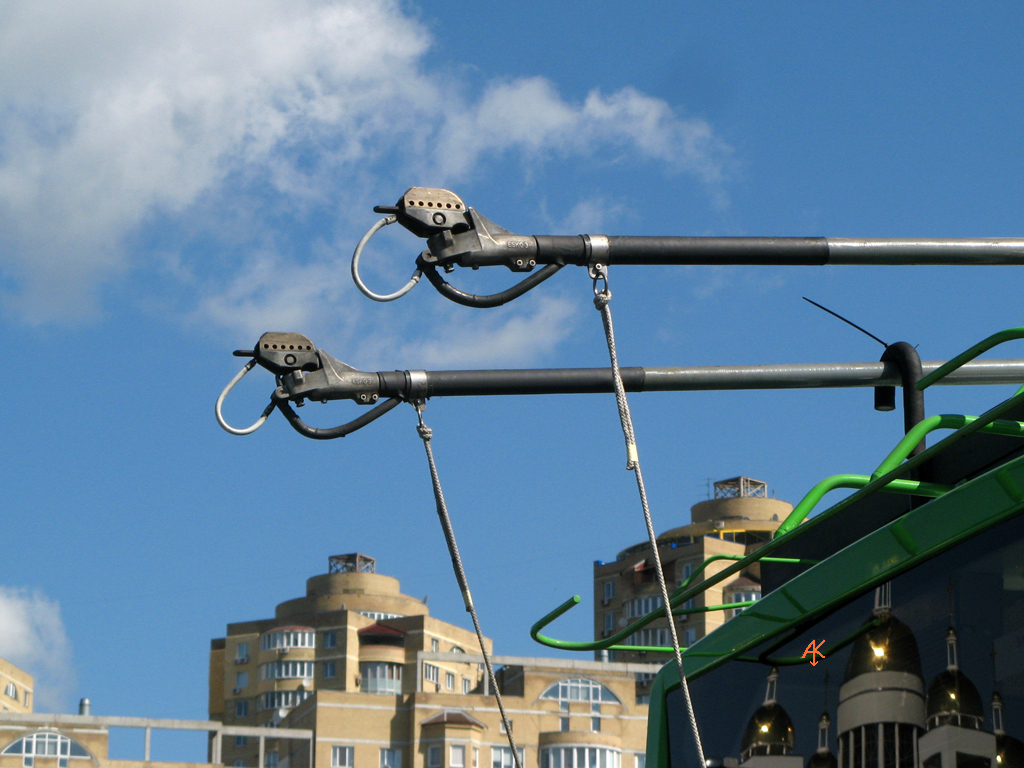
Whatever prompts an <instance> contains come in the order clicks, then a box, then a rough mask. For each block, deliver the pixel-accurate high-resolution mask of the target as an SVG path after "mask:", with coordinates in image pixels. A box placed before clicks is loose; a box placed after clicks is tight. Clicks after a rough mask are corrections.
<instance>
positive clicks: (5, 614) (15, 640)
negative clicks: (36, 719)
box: [0, 587, 75, 712]
mask: <svg viewBox="0 0 1024 768" xmlns="http://www.w3.org/2000/svg"><path fill="white" fill-rule="evenodd" d="M0 656H2V657H3V658H5V659H7V660H8V661H10V662H11V663H13V664H15V665H16V666H18V667H20V668H21V669H24V670H25V671H26V672H28V673H29V674H31V675H33V676H34V677H35V705H34V709H35V710H36V711H49V712H62V711H66V710H67V706H68V704H69V700H70V698H71V696H72V695H73V692H74V687H75V673H74V668H73V666H72V663H71V643H70V641H69V640H68V636H67V633H66V632H65V630H64V622H63V620H62V619H61V615H60V605H59V604H58V603H56V602H55V601H53V600H50V599H49V598H47V597H46V596H45V595H43V594H42V593H41V592H39V591H38V590H28V589H17V588H12V587H0Z"/></svg>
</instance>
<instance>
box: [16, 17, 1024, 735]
mask: <svg viewBox="0 0 1024 768" xmlns="http://www.w3.org/2000/svg"><path fill="white" fill-rule="evenodd" d="M1022 16H1024V10H1022V9H1021V7H1020V6H1019V5H1017V4H1011V3H992V4H983V5H976V6H970V7H968V6H965V5H962V4H955V3H929V4H904V5H900V6H895V5H893V4H887V3H860V4H856V6H853V5H850V6H838V5H836V4H823V3H772V4H768V3H763V4H753V3H748V4H739V3H729V4H726V3H689V4H681V3H669V2H658V3H646V4H643V5H630V4H622V3H608V2H591V3H588V4H586V5H585V6H581V5H579V4H568V3H565V4H554V5H552V4H533V3H516V4H479V5H475V6H465V5H457V6H453V5H449V6H437V5H436V4H427V3H387V2H372V1H369V0H364V1H363V2H359V3H349V2H327V1H324V2H314V0H291V1H290V2H287V3H286V2H283V0H248V2H245V3H242V2H236V1H235V0H226V1H225V2H221V3H217V4H209V3H201V2H198V1H197V0H173V1H172V2H166V3H163V4H161V5H160V7H159V9H155V8H154V7H153V6H151V5H141V4H137V3H131V2H127V1H126V0H105V1H103V2H93V3H74V4H68V3H62V2H58V0H32V2H27V1H25V2H23V1H22V0H13V2H9V3H7V4H6V5H5V6H4V10H3V11H0V306H2V311H0V323H2V326H0V333H2V336H3V339H4V341H5V346H6V365H5V370H7V371H8V377H7V386H8V390H9V399H8V405H7V407H6V408H5V409H4V412H3V417H2V424H3V432H4V436H5V439H4V441H3V448H2V451H3V468H4V473H3V488H4V493H3V499H4V513H3V520H4V527H3V531H4V533H3V536H2V537H0V541H2V542H3V544H4V548H3V549H4V555H3V569H2V570H0V619H2V621H0V655H2V656H5V657H8V658H11V659H12V660H14V661H16V662H19V663H21V664H22V665H23V666H25V667H26V668H27V669H28V670H29V671H31V672H33V673H34V674H36V675H37V677H38V679H39V689H40V690H39V693H38V697H37V700H38V703H39V705H40V708H44V709H50V710H56V711H68V710H70V709H71V708H72V707H73V706H74V705H75V703H76V702H77V700H78V698H79V697H81V696H88V697H90V698H91V699H92V700H93V702H94V710H93V711H94V712H96V713H98V714H116V715H140V716H141V715H146V716H153V717H179V718H203V717H205V715H206V709H205V707H206V664H207V650H208V647H209V639H210V638H212V637H217V636H221V635H222V634H223V632H224V629H225V624H226V623H228V622H232V621H240V620H246V619H254V618H262V617H266V616H270V615H272V611H273V608H274V606H275V605H276V604H277V603H278V602H281V601H282V600H285V599H288V598H291V597H295V596H297V595H299V594H301V593H302V590H303V588H304V580H305V578H307V577H308V576H311V575H314V574H317V573H320V572H323V571H324V570H325V568H326V561H327V557H328V556H329V555H333V554H340V553H345V552H353V551H360V552H363V553H366V554H369V555H372V556H374V557H376V558H377V559H378V565H379V569H380V570H381V571H382V572H384V573H388V574H392V575H394V576H397V577H398V578H400V579H401V580H402V584H403V588H404V590H405V591H406V592H407V593H409V594H412V595H415V596H417V597H422V596H424V595H429V598H430V606H431V610H432V612H433V613H434V614H435V615H437V616H439V617H441V618H443V619H446V620H450V621H455V622H461V623H463V624H466V623H467V621H466V618H468V617H465V614H464V611H463V610H462V608H461V604H460V599H459V595H458V590H457V589H456V587H455V583H454V579H453V577H452V575H451V572H450V566H449V563H448V559H447V556H446V553H445V550H444V542H443V539H442V537H441V534H440V531H439V530H438V526H437V521H436V518H435V516H434V510H433V502H432V498H431V494H430V486H429V482H428V475H427V470H426V466H425V460H424V458H423V456H422V447H421V445H420V443H419V441H418V438H417V437H416V432H415V418H414V415H413V413H412V410H411V409H408V408H402V409H399V410H398V411H396V412H393V413H391V414H389V415H388V416H387V417H386V418H384V419H382V420H381V421H380V422H378V423H376V424H374V425H373V426H372V427H370V428H367V429H366V430H364V431H363V432H360V433H358V434H356V435H354V436H351V437H349V438H346V439H345V440H341V441H336V442H333V443H314V442H311V441H307V440H304V439H302V438H300V437H299V436H298V435H296V434H295V433H293V432H292V431H291V430H290V429H289V428H288V427H287V426H286V425H285V424H284V422H283V420H282V419H281V418H280V417H279V416H276V417H274V418H273V419H272V420H271V422H270V423H269V424H268V425H267V426H266V427H264V429H263V430H261V431H260V432H258V433H256V434H255V435H253V436H251V437H248V438H244V439H243V438H233V437H230V436H228V435H227V434H225V433H224V432H222V431H221V430H220V429H219V428H218V427H217V425H216V423H215V422H214V419H213V414H212V410H213V401H214V399H215V397H216V395H217V394H218V392H219V391H220V388H221V387H222V386H223V385H224V383H226V381H227V380H228V379H229V378H230V377H231V376H232V375H233V374H234V372H235V371H236V370H237V367H238V365H239V361H238V360H237V359H236V358H232V357H231V356H230V351H231V350H233V349H236V348H242V347H251V346H252V345H253V344H254V342H255V340H256V338H257V337H258V335H259V334H260V333H261V332H263V331H265V330H293V331H298V332H302V333H306V334H308V335H309V336H311V338H312V339H313V340H314V341H315V342H316V343H317V344H318V345H320V346H321V347H323V348H324V349H326V350H328V351H330V352H331V353H332V354H334V355H335V356H336V357H338V358H340V359H342V360H344V361H346V362H348V363H350V364H352V365H355V366H357V367H359V368H362V369H366V370H387V369H396V368H397V369H408V368H418V367H422V368H456V367H467V368H473V367H517V366H597V365H604V364H605V363H606V362H607V357H606V351H605V348H604V346H603V338H602V335H601V330H600V321H599V318H598V315H597V313H596V312H595V311H594V310H593V309H592V308H591V305H590V302H589V295H590V284H589V281H588V280H587V278H586V276H585V274H584V273H583V271H582V270H573V269H566V270H563V272H562V273H561V274H559V275H557V276H556V277H555V278H553V279H552V280H550V281H549V282H547V283H546V284H545V285H544V286H543V287H541V288H539V289H538V290H536V291H534V292H533V293H532V294H530V295H529V296H528V297H525V298H523V299H521V300H520V301H518V302H516V303H515V304H513V305H512V306H509V307H505V308H502V309H498V310H490V311H486V312H480V311H474V310H470V309H466V308H462V307H457V306H454V305H452V304H449V303H447V302H445V301H444V300H443V299H442V298H441V297H439V296H438V295H437V294H435V293H434V292H433V291H431V289H430V288H429V286H426V285H423V286H420V287H418V288H417V289H416V290H415V291H413V292H412V293H411V294H410V295H409V296H407V297H406V298H404V299H403V300H401V301H399V302H395V303H393V304H390V305H379V306H378V305H373V304H371V303H370V302H369V301H367V300H366V299H364V298H363V297H361V296H360V295H359V294H358V293H357V292H356V291H355V290H354V288H353V286H352V285H351V284H350V279H349V277H348V259H349V257H350V254H351V249H352V247H353V246H354V244H355V242H356V240H357V239H358V237H359V236H360V235H361V234H362V232H363V231H365V229H366V228H367V227H368V226H369V225H370V224H371V223H372V222H373V220H374V218H375V216H374V214H373V213H372V211H371V207H372V206H373V205H375V204H389V203H393V202H394V201H395V200H397V199H398V197H399V195H401V193H402V192H403V191H404V190H405V189H406V188H407V187H410V186H414V185H424V186H447V187H449V188H452V189H454V190H455V191H456V192H458V193H459V194H460V195H461V196H462V197H463V198H464V199H465V200H466V202H467V203H468V204H470V205H473V206H475V207H476V208H478V209H479V210H480V211H481V212H483V213H484V214H485V215H487V216H488V217H489V218H491V219H493V220H494V221H496V222H498V223H499V224H501V225H503V226H505V227H506V228H508V229H511V230H514V231H518V232H522V233H530V234H576V233H579V232H603V233H606V234H687V235H814V236H831V237H858V236H859V237H887V236H891V237H915V236H936V237H972V236H974V237H996V236H1021V235H1024V230H1022V228H1021V210H1022V208H1024V152H1022V149H1021V142H1020V136H1021V129H1022V127H1024V101H1022V99H1021V85H1020V74H1021V71H1022V70H1024V49H1022V48H1021V46H1020V45H1019V42H1018V41H1017V40H1016V36H1015V35H1014V34H1013V31H1014V30H1018V29H1020V28H1021V26H1022V23H1024V18H1022ZM392 229H395V228H392ZM378 242H379V244H378ZM420 248H421V243H420V242H419V241H416V240H415V238H413V237H412V236H411V235H409V234H408V233H404V232H392V231H390V230H389V231H387V232H386V233H384V234H383V235H382V236H381V237H380V239H379V241H377V240H375V241H374V245H373V247H372V251H371V252H370V253H369V254H368V257H369V258H368V262H369V263H368V264H367V273H366V279H367V280H368V281H370V282H371V284H372V285H373V286H374V287H375V288H377V289H378V290H391V288H390V286H395V287H397V286H398V285H399V284H401V283H402V282H404V281H405V279H406V278H407V277H408V274H409V272H410V270H411V268H412V260H413V258H414V257H415V255H416V253H418V251H419V249H420ZM456 278H458V280H459V282H458V283H457V284H458V285H460V286H462V285H465V286H466V287H467V288H468V289H470V290H474V291H476V292H482V291H484V290H487V289H489V288H492V287H495V286H499V285H505V284H508V283H509V282H510V281H511V280H512V276H510V275H506V274H504V273H502V274H486V275H485V274H479V273H472V274H468V275H463V274H458V275H455V276H452V280H453V281H454V280H455V279H456ZM611 281H612V289H613V292H614V296H615V298H614V301H613V311H614V313H615V319H616V329H617V333H618V341H619V349H620V355H621V359H622V363H623V364H624V365H702V364H720V363H721V364H724V363H758V362H765V363H767V362H777V363H785V362H816V361H858V360H874V359H877V357H878V356H879V354H880V353H881V349H880V347H879V345H878V344H877V343H876V342H874V341H872V340H870V339H868V338H867V337H865V336H862V335H861V334H859V333H857V332H855V331H853V330H852V329H849V328H848V327H846V326H844V325H842V324H840V323H839V322H838V321H836V320H834V319H832V318H830V317H828V316H827V315H825V314H823V313H821V312H820V311H818V310H816V309H814V308H813V307H810V305H808V304H806V303H805V302H803V301H801V298H800V297H801V296H809V297H811V298H813V299H815V300H816V301H819V302H821V303H823V304H825V305H827V306H829V307H831V308H832V309H835V310H836V311H838V312H841V313H843V314H845V315H847V316H849V317H851V318H852V319H854V320H855V321H856V322H858V323H860V324H861V325H863V326H865V327H866V328H868V329H869V330H870V331H871V332H872V333H874V334H875V335H878V336H880V337H881V338H883V339H885V340H886V341H890V342H891V341H897V340H905V341H909V342H911V343H913V344H918V345H920V352H921V354H922V357H923V358H925V359H946V358H947V357H949V356H951V355H953V354H955V353H956V352H958V351H959V350H960V349H962V348H964V347H966V346H968V345H970V344H971V343H973V342H974V341H976V340H978V339H980V338H982V337H984V336H986V335H988V334H989V333H991V332H994V331H996V330H999V329H1002V328H1005V327H1010V326H1015V325H1020V324H1021V318H1020V315H1019V313H1018V311H1017V307H1018V305H1017V299H1018V295H1019V289H1018V286H1019V283H1018V280H1017V279H1016V276H1015V273H1014V272H1013V271H1012V270H1011V269H1010V268H1006V267H1000V268H985V269H973V270H971V269H960V268H911V267H901V268H896V267H893V268H856V267H825V268H793V267H760V268H733V267H721V268H714V267H706V268H667V267H666V268H649V269H639V268H626V267H622V268H619V269H614V270H613V273H612V278H611ZM1014 354H1017V352H1016V351H1015V350H1013V349H1008V350H1007V351H1006V352H1004V353H1003V354H1001V355H1000V356H1013V355H1014ZM270 388H271V381H270V379H269V377H268V376H266V375H262V376H261V375H257V374H254V375H252V376H250V377H249V378H247V379H246V380H245V382H243V384H242V385H241V386H240V387H239V389H238V390H237V393H236V394H235V395H233V398H232V400H231V401H230V402H229V404H228V416H229V418H231V420H233V421H234V422H236V423H242V422H246V421H247V420H248V419H250V418H255V414H256V413H258V411H259V410H260V409H261V408H262V406H263V404H264V403H265V402H266V398H267V396H268V395H269V393H270ZM1009 391H1010V390H1009V389H1008V388H1005V387H1004V388H995V389H988V390H983V391H980V392H979V391H975V390H971V389H963V388H958V389H956V390H952V389H949V390H944V391H939V392H935V393H934V394H930V395H929V398H930V399H929V402H928V406H927V407H928V411H929V413H939V412H961V413H977V412H979V411H981V410H984V408H985V407H986V406H987V405H988V404H991V403H993V402H995V401H996V400H998V399H1001V397H1003V396H1005V395H1007V394H1009ZM632 404H633V410H634V416H635V419H636V427H637V434H638V440H639V444H640V449H641V455H642V457H643V459H644V467H645V476H646V478H647V482H648V487H649V492H650V494H651V499H652V504H653V513H654V517H655V524H656V527H657V528H658V529H659V530H665V529H668V528H670V527H673V526H676V525H679V524H682V523H685V522H687V521H688V515H689V512H688V510H689V507H690V506H691V505H692V504H693V503H695V502H696V501H699V500H701V499H702V498H704V497H705V493H706V486H707V481H708V479H712V480H713V479H721V478H725V477H731V476H734V475H737V474H746V475H750V476H753V477H756V478H759V479H762V480H765V481H767V482H768V483H769V484H770V486H771V488H772V489H773V490H774V491H775V492H776V494H777V496H778V497H779V498H783V499H786V500H789V501H794V502H795V501H797V500H799V498H800V497H801V496H802V495H803V494H804V493H805V492H806V490H807V489H809V488H810V486H811V485H812V484H813V483H814V482H816V481H817V480H819V479H820V478H822V477H824V476H826V475H829V474H835V473H838V472H869V471H870V470H871V469H872V468H873V467H874V466H875V465H876V464H877V463H878V461H879V460H880V459H881V457H882V456H884V454H885V453H886V452H887V451H888V449H889V447H891V445H892V444H893V443H894V442H895V440H896V439H897V438H898V436H899V434H900V432H901V419H900V417H899V415H898V414H878V413H875V412H874V411H872V410H871V393H870V392H868V391H852V392H818V393H814V392H809V393H738V394H728V393H718V394H712V393H707V394H692V393H691V394H661V395H656V394H648V395H642V396H635V397H634V398H633V400H632ZM352 408H354V406H350V407H349V408H348V409H346V408H345V406H343V405H339V404H332V405H329V406H322V407H321V406H310V407H308V408H307V409H306V411H304V416H305V417H306V418H307V420H309V421H311V422H314V423H315V424H317V425H320V426H329V425H333V424H336V423H339V422H341V421H343V420H347V419H348V418H349V417H350V416H351V414H352V410H351V409H352ZM426 417H427V421H428V423H429V424H431V426H433V427H434V429H435V451H436V453H437V457H438V462H439V468H440V471H441V475H442V478H443V480H444V482H445V489H446V492H447V495H448V500H449V504H450V507H451V511H452V515H453V519H454V523H455V527H456V532H457V534H458V536H459V541H460V545H461V548H462V553H463V557H464V559H465V561H466V565H467V569H468V572H469V577H470V581H471V584H472V586H473V591H474V595H475V597H476V600H477V603H478V606H479V608H480V612H481V619H482V622H483V626H484V630H485V632H486V633H487V634H489V635H490V636H492V637H493V638H495V641H496V647H497V649H498V651H499V652H500V653H507V654H545V653H547V651H546V650H544V649H542V648H540V647H539V646H535V645H533V644H532V643H531V641H530V640H529V638H528V637H527V629H528V627H529V625H530V624H531V623H532V622H533V621H534V620H535V619H536V618H537V617H539V616H540V615H542V614H543V613H545V612H546V611H547V610H549V609H550V608H551V607H553V606H554V605H556V604H558V603H559V602H561V601H562V600H563V599H565V598H566V597H568V596H569V595H571V594H573V593H576V592H580V593H581V594H583V595H584V598H585V602H584V605H583V606H581V607H580V608H578V609H577V611H576V612H575V614H573V615H571V616H570V617H567V618H566V619H565V620H563V622H562V623H561V624H559V625H557V628H558V632H557V634H558V635H560V636H564V637H584V636H586V635H587V634H588V633H589V627H590V610H591V606H590V603H589V593H590V572H591V563H592V561H593V560H595V559H609V558H612V557H614V555H615V553H616V552H617V551H618V550H620V549H622V548H624V547H625V546H628V545H630V544H632V543H635V542H637V541H640V540H641V539H642V538H644V532H643V523H642V518H641V516H640V511H639V508H638V505H637V501H636V498H635V488H634V486H633V484H632V478H631V477H630V476H629V475H628V474H627V473H626V472H625V471H624V470H623V468H622V467H623V455H622V444H621V435H620V433H619V432H618V424H617V418H616V413H615V407H614V400H613V398H611V396H587V397H584V396H579V397H560V398H536V397H530V398H507V399H497V398H494V399H481V400H475V401H474V400H436V401H433V402H431V403H430V406H429V407H428V410H427V414H426Z"/></svg>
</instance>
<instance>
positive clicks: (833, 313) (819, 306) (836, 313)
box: [802, 296, 889, 349]
mask: <svg viewBox="0 0 1024 768" xmlns="http://www.w3.org/2000/svg"><path fill="white" fill-rule="evenodd" d="M802 298H803V300H804V301H809V302H810V303H811V304H813V305H814V306H816V307H817V308H818V309H823V310H825V311H826V312H828V313H829V314H830V315H832V316H833V317H838V318H839V319H840V320H842V321H843V322H844V323H846V324H847V325H852V326H853V327H854V328H856V329H857V330H858V331H860V332H861V333H863V334H865V335H867V336H870V337H871V338H872V339H874V340H875V341H877V342H878V343H879V344H881V345H882V346H883V347H885V348H886V349H888V348H889V345H888V344H886V343H885V342H884V341H882V340H881V339H880V338H878V337H877V336H875V334H873V333H871V332H869V331H865V330H864V329H863V328H861V327H860V326H859V325H857V324H856V323H855V322H853V321H851V320H847V319H846V318H845V317H843V316H842V315H840V314H839V313H838V312H833V311H832V310H831V309H829V308H828V307H823V306H822V305H821V304H819V303H818V302H816V301H811V299H808V298H807V297H806V296H803V297H802Z"/></svg>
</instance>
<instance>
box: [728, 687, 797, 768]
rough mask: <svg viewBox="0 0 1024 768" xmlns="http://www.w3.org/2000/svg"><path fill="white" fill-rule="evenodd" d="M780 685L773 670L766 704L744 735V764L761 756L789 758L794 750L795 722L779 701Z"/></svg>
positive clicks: (765, 696)
mask: <svg viewBox="0 0 1024 768" xmlns="http://www.w3.org/2000/svg"><path fill="white" fill-rule="evenodd" d="M778 682H779V670H778V669H776V668H775V667H772V671H771V672H770V673H769V674H768V687H767V690H766V691H765V695H764V704H762V705H761V706H760V707H758V708H757V711H756V712H754V714H753V715H751V717H750V720H749V721H748V722H747V729H746V730H745V731H744V732H743V743H742V748H741V752H740V755H741V759H742V760H743V761H744V762H746V761H748V760H749V759H750V758H751V757H755V756H759V755H763V756H767V755H788V754H789V753H790V752H791V751H792V750H793V743H794V741H795V736H794V732H793V721H792V720H790V718H789V715H788V714H787V713H786V710H784V709H783V708H782V707H781V706H780V705H779V702H778V700H777V698H776V697H777V695H778Z"/></svg>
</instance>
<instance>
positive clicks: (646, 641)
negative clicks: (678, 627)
mask: <svg viewBox="0 0 1024 768" xmlns="http://www.w3.org/2000/svg"><path fill="white" fill-rule="evenodd" d="M670 644H671V639H670V637H669V633H668V627H646V628H644V629H640V630H637V631H636V632H634V633H633V634H632V635H630V636H629V637H628V638H627V639H626V645H643V646H647V647H648V648H650V647H657V648H664V647H667V646H668V645H670Z"/></svg>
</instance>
